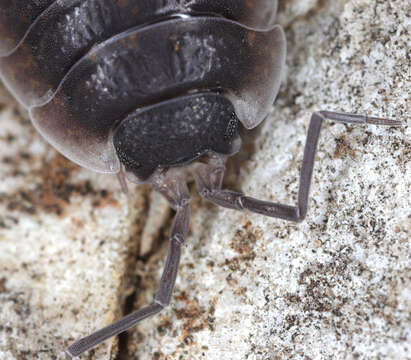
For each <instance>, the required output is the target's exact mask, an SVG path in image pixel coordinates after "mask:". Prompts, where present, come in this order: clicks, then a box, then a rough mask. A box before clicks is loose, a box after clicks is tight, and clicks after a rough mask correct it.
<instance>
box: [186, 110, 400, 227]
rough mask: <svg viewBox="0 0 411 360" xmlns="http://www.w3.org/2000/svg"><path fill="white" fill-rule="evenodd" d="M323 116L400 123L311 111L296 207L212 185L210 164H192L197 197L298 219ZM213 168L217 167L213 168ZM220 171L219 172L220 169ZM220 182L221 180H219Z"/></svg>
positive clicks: (304, 211)
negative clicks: (193, 165)
mask: <svg viewBox="0 0 411 360" xmlns="http://www.w3.org/2000/svg"><path fill="white" fill-rule="evenodd" d="M324 119H330V120H334V121H338V122H343V123H354V124H375V125H388V126H400V125H401V122H399V121H395V120H389V119H380V118H373V117H367V116H361V115H350V114H340V113H335V112H330V111H320V112H315V113H314V114H313V115H312V117H311V121H310V125H309V128H308V134H307V141H306V144H305V149H304V157H303V164H302V166H301V174H300V186H299V191H298V206H296V207H295V206H289V205H284V204H279V203H273V202H268V201H262V200H258V199H254V198H252V197H248V196H245V195H244V194H241V193H237V192H233V191H230V190H222V189H220V186H216V184H217V183H218V182H215V181H214V183H213V182H212V181H210V176H209V175H208V173H210V170H211V172H212V168H213V167H212V166H210V165H205V164H198V165H196V166H195V167H194V175H195V179H196V183H197V186H198V188H199V193H200V195H201V196H203V197H205V198H206V199H208V200H210V201H212V202H213V203H215V204H217V205H220V206H223V207H227V208H230V209H235V210H244V209H245V210H249V211H252V212H255V213H259V214H262V215H266V216H271V217H275V218H280V219H284V220H289V221H295V222H300V221H302V220H304V218H305V216H306V214H307V204H308V195H309V190H310V185H311V178H312V173H313V169H314V159H315V153H316V150H317V144H318V138H319V136H320V131H321V125H322V122H323V120H324ZM216 170H217V169H216ZM220 173H221V171H220ZM220 183H221V182H220Z"/></svg>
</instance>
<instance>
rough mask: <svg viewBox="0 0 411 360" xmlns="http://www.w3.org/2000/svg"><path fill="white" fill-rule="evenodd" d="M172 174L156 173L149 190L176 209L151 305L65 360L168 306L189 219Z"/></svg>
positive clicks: (184, 193) (79, 344)
mask: <svg viewBox="0 0 411 360" xmlns="http://www.w3.org/2000/svg"><path fill="white" fill-rule="evenodd" d="M170 175H171V176H170ZM173 175H174V174H173V172H172V171H171V172H170V173H169V174H167V175H165V176H162V175H161V174H160V175H159V176H155V177H154V179H153V183H152V185H153V187H154V188H155V189H156V190H158V191H159V192H161V193H162V194H163V195H164V196H165V197H166V198H167V199H168V200H169V202H170V204H171V206H172V207H173V208H174V209H175V210H176V215H175V217H174V223H173V227H172V230H171V235H170V239H169V245H168V253H167V260H166V264H165V266H164V271H163V274H162V277H161V280H160V286H159V289H158V292H157V295H156V297H155V300H154V303H153V304H151V305H148V306H146V307H143V308H142V309H139V310H137V311H135V312H133V313H131V314H129V315H127V316H125V317H123V318H122V319H120V320H118V321H116V322H114V323H112V324H110V325H108V326H106V327H104V328H102V329H100V330H98V331H96V332H94V333H93V334H91V335H88V336H86V337H84V338H82V339H80V340H78V341H76V342H75V343H73V344H72V345H70V346H69V347H68V348H67V350H66V359H67V360H70V359H73V358H75V357H77V356H79V355H81V354H82V353H84V352H86V351H88V350H90V349H91V348H93V347H95V346H96V345H98V344H100V343H102V342H103V341H104V340H107V339H108V338H110V337H113V336H116V335H119V334H120V333H122V332H124V331H126V330H128V329H130V328H132V327H133V326H135V325H136V324H137V323H138V322H140V321H141V320H144V319H145V318H148V317H150V316H152V315H155V314H157V313H158V312H160V311H161V310H162V309H163V308H164V307H166V306H167V305H168V304H169V303H170V300H171V296H172V292H173V289H174V284H175V281H176V278H177V270H178V265H179V263H180V257H181V250H182V246H183V244H184V243H185V240H186V237H187V231H188V224H189V218H190V205H189V204H190V198H189V193H188V189H187V186H186V183H185V180H184V179H183V178H182V177H181V176H173Z"/></svg>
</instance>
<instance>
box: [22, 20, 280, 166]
mask: <svg viewBox="0 0 411 360" xmlns="http://www.w3.org/2000/svg"><path fill="white" fill-rule="evenodd" d="M284 58H285V40H284V34H283V31H282V29H281V28H280V27H279V26H276V27H274V28H273V29H272V30H270V31H267V32H263V31H255V30H252V29H249V28H246V27H244V26H242V25H240V24H238V23H235V22H232V21H229V20H225V19H222V18H217V17H193V18H188V19H186V18H178V19H172V20H168V21H163V22H160V23H156V24H152V25H149V26H146V27H142V28H134V29H131V30H129V31H126V32H124V33H122V34H119V35H117V36H115V37H113V38H111V39H109V40H107V41H106V42H103V43H101V44H100V45H99V46H97V47H95V48H93V49H92V50H91V51H90V52H89V53H88V54H87V55H86V56H85V57H83V58H82V59H81V60H80V61H78V62H77V63H76V65H75V66H73V67H72V68H71V69H70V71H69V72H68V74H67V75H66V76H65V78H64V79H63V81H62V83H61V84H60V86H59V88H58V91H57V92H56V93H55V95H54V96H53V97H52V98H51V99H50V101H48V102H47V103H45V104H43V105H39V106H38V107H33V108H32V109H31V111H30V113H31V116H32V119H33V122H34V124H35V126H36V127H37V129H38V130H39V131H40V132H41V133H42V134H43V136H44V137H45V138H46V139H47V140H48V141H49V142H50V143H52V144H53V145H54V146H55V147H56V148H57V149H58V150H59V151H60V152H62V153H63V154H64V155H66V156H67V157H68V158H70V159H72V160H73V161H75V162H77V163H79V164H80V165H82V166H85V167H88V168H91V169H93V170H95V171H99V172H116V171H118V169H119V162H118V160H117V159H116V156H115V151H114V149H113V146H112V143H111V140H110V134H111V131H112V129H113V127H114V126H115V124H116V123H117V122H118V121H120V120H121V119H122V118H124V116H125V115H126V114H128V113H130V112H132V111H134V110H135V109H137V108H139V107H142V106H146V105H148V104H153V103H158V102H159V101H161V100H163V99H171V98H173V97H176V96H179V95H184V94H187V93H188V92H190V91H196V90H198V89H209V90H215V91H218V92H221V93H222V94H224V95H225V96H226V97H227V98H229V99H230V100H231V102H232V104H233V105H234V109H235V112H236V114H237V116H238V118H239V120H240V121H241V122H242V123H243V124H244V126H245V127H247V128H252V127H254V126H257V125H258V124H259V123H260V122H261V121H262V120H263V119H264V118H265V117H266V116H267V114H268V111H269V109H270V107H271V106H272V104H273V101H274V99H275V96H276V94H277V92H278V88H279V84H280V76H281V71H282V66H283V64H284Z"/></svg>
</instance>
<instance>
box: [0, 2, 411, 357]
mask: <svg viewBox="0 0 411 360" xmlns="http://www.w3.org/2000/svg"><path fill="white" fill-rule="evenodd" d="M407 14H408V17H407ZM409 14H410V5H409V2H408V1H407V0H390V1H386V0H384V1H380V0H363V1H357V0H351V1H347V0H333V1H321V0H318V1H314V0H313V1H291V0H290V1H282V2H280V17H279V19H280V20H279V21H280V22H281V23H282V24H283V25H284V26H285V30H286V34H287V38H288V58H287V74H285V77H284V83H283V86H282V91H281V93H280V95H279V98H278V100H277V102H276V105H275V107H274V110H273V112H272V114H271V116H270V117H269V118H268V119H266V121H265V122H264V123H263V125H262V126H261V127H260V128H259V129H258V130H256V131H253V132H251V133H250V134H249V137H248V139H249V140H250V141H248V140H247V141H246V146H245V149H244V152H243V153H242V154H240V156H239V159H240V160H239V161H237V162H235V163H234V162H233V163H232V165H233V166H230V172H229V174H228V176H227V186H230V187H235V188H236V189H241V190H243V191H244V192H246V193H248V194H250V195H253V196H257V197H260V198H263V199H270V200H275V201H281V202H285V203H289V204H292V203H295V201H296V194H297V190H298V171H299V166H300V165H301V160H302V151H303V144H304V142H305V133H306V130H307V126H308V123H309V118H310V114H311V113H312V112H313V111H315V110H320V109H322V110H324V109H327V110H340V111H347V112H354V113H368V114H370V115H377V116H378V115H379V116H386V117H393V118H396V119H401V120H403V121H404V123H405V124H407V122H408V124H407V126H405V127H404V128H400V129H394V128H385V127H374V126H356V127H354V126H344V125H338V124H334V123H332V122H329V123H326V124H325V126H324V130H323V132H322V136H321V141H320V147H319V152H318V156H317V163H316V170H315V173H314V179H313V186H312V192H311V193H312V198H311V201H310V209H309V213H308V216H307V219H306V221H304V222H303V223H301V224H298V225H295V224H291V223H287V222H284V221H281V220H273V219H268V218H264V217H262V216H259V215H253V214H248V213H236V212H234V211H230V210H225V209H219V208H216V207H215V206H213V205H211V204H209V203H207V202H205V201H203V200H200V199H199V198H198V197H197V196H194V198H193V204H192V209H193V218H192V222H191V232H190V236H189V238H188V243H187V248H186V249H185V250H184V256H183V259H182V262H181V266H180V275H179V278H178V280H177V285H176V290H175V295H174V298H173V301H172V304H171V306H170V307H169V308H167V309H166V310H164V311H163V312H162V313H161V314H160V315H158V316H156V317H154V318H152V319H148V320H145V321H144V322H142V323H141V324H140V325H139V326H138V327H136V328H135V329H134V330H133V331H131V332H129V333H128V335H126V336H122V337H121V339H120V348H121V351H120V355H117V344H118V343H117V341H116V340H115V341H108V342H106V343H105V344H103V345H102V346H100V347H98V348H97V349H96V350H95V351H94V352H92V353H91V354H89V355H86V356H85V357H84V358H85V359H91V360H108V359H117V360H136V359H139V360H148V359H211V360H219V359H239V360H242V359H258V360H260V359H261V360H268V359H270V360H271V359H409V358H411V350H410V345H409V343H411V339H410V328H411V322H410V315H409V314H410V311H411V286H410V283H411V281H410V280H411V279H410V267H411V266H410V260H409V259H410V255H411V254H410V245H409V237H410V231H411V220H410V217H411V213H410V208H411V203H410V198H411V194H410V189H411V186H410V181H411V180H410V179H411V165H410V164H411V162H410V154H411V146H410V135H411V134H410V128H409V118H410V112H409V105H410V103H409V93H410V80H409V72H410V68H409V54H408V58H407V51H408V52H409V33H407V27H408V28H409V26H410V19H409ZM407 42H408V43H407ZM0 99H1V95H0ZM234 165H235V166H234ZM238 166H240V167H239V168H238ZM131 190H132V191H131V193H132V195H131V196H130V198H129V199H127V198H126V197H125V196H124V195H122V194H121V193H120V190H119V186H118V184H117V183H116V181H115V178H113V177H112V176H105V175H96V174H92V173H91V172H89V171H87V170H84V169H80V168H78V167H77V166H75V165H73V164H72V163H70V162H69V161H67V160H65V159H63V158H62V157H60V156H58V155H56V153H55V152H54V150H52V149H51V148H50V147H48V146H47V145H46V144H45V143H44V142H43V141H42V139H41V138H40V136H39V135H38V134H37V133H36V132H35V130H34V129H33V128H32V127H31V125H30V123H29V122H28V121H27V120H22V119H21V117H20V116H17V114H16V112H15V111H14V110H13V109H12V107H11V106H8V107H3V108H2V110H1V115H0V360H3V359H4V360H6V359H7V360H15V359H19V360H20V359H30V360H31V359H63V355H62V350H63V349H64V347H65V346H66V345H68V344H69V343H70V341H72V340H73V339H75V338H78V337H80V336H83V335H86V334H88V333H89V332H91V331H92V330H94V329H96V328H99V327H101V326H103V325H105V324H108V323H109V322H111V321H112V320H113V319H115V318H117V317H119V316H120V314H121V312H122V311H123V310H127V311H129V310H131V309H132V308H133V307H139V306H142V305H144V304H147V303H148V302H150V301H152V299H153V296H154V295H155V291H156V286H157V284H158V281H159V278H160V275H161V270H162V266H163V265H164V259H165V250H166V241H165V239H166V237H167V234H168V232H169V228H170V223H171V219H170V216H168V214H169V212H168V210H167V209H166V208H165V205H164V202H163V201H162V200H160V199H159V198H158V196H151V197H150V200H152V201H148V200H149V199H148V193H147V189H146V188H145V187H140V188H138V190H137V189H135V188H134V187H133V188H132V189H131ZM158 209H162V211H160V212H159V210H158ZM147 214H148V215H147ZM147 218H148V221H147V222H146V220H147ZM144 224H147V226H146V227H144V226H143V225H144ZM141 234H145V235H147V236H146V237H145V239H144V240H143V239H141ZM137 249H140V254H143V255H144V257H139V256H138V251H137ZM135 289H136V291H135V292H133V290H135ZM128 295H130V296H129V297H128V301H125V300H126V297H127V296H128ZM133 303H134V305H133Z"/></svg>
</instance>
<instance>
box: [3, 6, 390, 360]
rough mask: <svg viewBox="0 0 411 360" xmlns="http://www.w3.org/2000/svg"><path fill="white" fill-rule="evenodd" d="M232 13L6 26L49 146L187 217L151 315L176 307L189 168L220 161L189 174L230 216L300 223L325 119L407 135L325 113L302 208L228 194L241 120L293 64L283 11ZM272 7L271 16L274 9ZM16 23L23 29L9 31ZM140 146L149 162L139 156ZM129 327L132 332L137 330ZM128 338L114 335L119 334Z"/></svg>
mask: <svg viewBox="0 0 411 360" xmlns="http://www.w3.org/2000/svg"><path fill="white" fill-rule="evenodd" d="M173 3H174V2H173ZM232 3H233V2H230V1H222V2H218V3H217V4H216V3H213V4H210V3H208V2H207V1H198V2H196V1H191V2H189V3H185V4H184V3H183V4H182V3H180V4H175V3H174V5H173V4H171V5H170V4H167V6H165V5H162V6H160V7H159V8H156V5H152V4H150V5H147V8H146V9H143V10H140V11H136V10H135V9H134V7H140V6H146V5H141V4H139V5H135V4H132V3H131V2H130V3H128V2H127V1H126V2H124V1H122V2H121V6H120V7H118V6H117V7H116V5H117V4H120V2H119V3H117V2H115V1H105V2H101V1H100V2H95V1H67V2H64V5H61V4H62V2H53V1H48V2H47V1H44V2H43V3H42V4H41V5H37V7H33V8H30V9H28V8H27V7H26V6H27V4H25V3H24V2H21V3H20V2H14V3H13V5H12V6H11V7H10V8H7V9H6V11H5V12H2V14H6V17H5V19H1V22H0V23H2V24H4V26H2V27H1V28H0V31H3V32H2V33H1V39H4V41H3V42H2V44H1V46H2V47H1V49H2V51H3V53H2V55H1V56H2V57H1V59H0V72H1V76H2V79H3V81H4V82H5V83H6V84H7V85H8V87H9V89H10V90H11V91H12V92H13V93H14V94H15V96H16V97H17V98H18V99H19V101H20V102H21V103H22V104H24V105H25V106H26V107H27V108H30V113H31V117H32V120H33V123H34V124H35V126H36V127H37V128H38V129H39V131H40V132H41V133H42V134H43V135H44V136H45V137H46V139H47V140H48V141H49V142H51V143H52V144H53V145H54V146H55V147H56V148H57V149H58V150H60V151H61V152H62V153H63V154H65V155H66V156H67V157H69V158H71V159H72V160H74V161H76V162H77V163H79V164H81V165H83V166H86V167H88V168H90V169H92V170H96V171H101V172H108V173H118V174H120V177H121V176H122V172H121V171H120V170H121V169H120V168H121V164H122V165H123V166H124V167H125V168H126V171H127V174H128V177H129V179H131V180H132V181H148V182H150V183H151V184H152V186H153V188H155V189H157V190H158V191H160V192H162V193H163V194H164V195H165V196H166V197H167V198H168V199H169V200H170V203H171V204H172V205H173V207H174V208H175V209H176V210H177V215H176V221H175V225H174V233H173V236H172V237H171V242H170V255H169V261H168V262H167V266H166V269H168V270H169V271H170V273H171V274H172V276H171V279H169V280H168V281H165V280H166V279H165V278H163V280H162V285H161V287H160V292H159V294H158V296H157V299H156V300H157V303H156V304H154V305H152V306H151V307H148V308H146V309H143V313H144V312H145V311H149V312H152V313H155V312H158V311H159V310H160V309H161V308H162V307H163V306H165V305H166V304H168V302H169V301H170V296H171V290H172V286H173V284H174V280H175V276H176V269H177V265H178V256H179V253H180V247H181V243H182V242H183V240H184V238H185V234H186V231H187V223H188V200H189V197H188V192H187V189H186V187H185V182H184V177H183V175H184V173H183V172H180V171H179V170H180V166H182V165H188V164H189V163H191V162H192V161H193V160H194V159H197V158H199V157H200V156H203V155H205V154H206V153H211V155H210V156H209V157H208V158H207V159H206V161H205V162H202V163H200V162H198V163H193V164H192V165H191V167H190V170H192V171H193V173H194V175H195V177H196V181H197V183H198V186H199V188H200V193H201V195H203V196H204V197H206V198H208V199H209V200H211V201H213V202H215V203H217V204H219V205H222V206H227V207H231V208H234V209H243V208H246V209H249V210H251V211H255V212H259V213H262V214H264V215H269V216H273V217H280V218H285V219H288V220H294V221H300V220H302V219H303V218H304V216H305V212H306V205H307V197H308V188H309V183H310V179H311V172H312V167H313V158H314V154H315V147H316V141H317V140H318V135H319V131H320V126H321V122H322V119H323V118H324V117H328V118H331V119H333V120H336V121H352V122H369V123H373V122H374V123H382V124H388V125H397V124H398V123H397V122H394V121H387V120H382V119H375V118H365V117H361V116H348V115H341V114H340V115H338V114H334V113H330V112H322V113H318V114H315V115H314V116H313V119H312V126H311V127H310V131H311V132H309V136H308V138H309V139H310V140H311V141H309V142H308V146H307V147H306V153H305V161H304V164H303V168H302V171H301V172H302V180H301V185H300V189H301V190H300V195H299V196H300V199H299V200H300V201H299V207H298V208H294V207H288V206H283V205H280V204H271V203H268V202H261V201H256V200H254V199H251V198H249V197H245V196H243V195H241V194H237V193H233V192H228V191H222V190H219V189H220V187H221V182H222V178H223V173H224V162H225V158H226V157H227V156H229V155H232V154H234V153H235V152H236V151H238V148H239V145H240V141H239V138H238V136H237V133H236V129H237V126H238V120H239V121H240V122H241V123H242V124H243V125H244V126H245V127H246V128H252V127H255V126H257V125H258V124H259V123H260V122H261V121H262V120H263V118H264V117H265V116H266V115H267V113H268V109H269V107H270V106H271V103H272V102H273V100H274V98H275V96H276V93H277V91H278V86H279V80H280V75H281V73H282V67H283V63H284V54H285V40H284V37H283V33H282V30H281V28H280V27H278V26H276V27H273V19H274V14H275V8H276V4H275V2H274V1H265V3H264V4H263V3H261V4H259V6H258V7H257V6H254V7H252V10H254V12H253V11H245V10H244V8H245V6H246V5H245V3H246V2H242V5H241V4H240V2H236V4H235V5H234V4H232ZM36 4H38V2H36ZM129 4H130V5H129ZM187 4H189V5H187ZM127 5H129V6H130V8H129V7H127ZM230 5H231V7H230ZM173 6H174V7H173ZM270 6H271V11H270V10H267V8H269V7H270ZM63 8H64V9H63ZM69 9H72V10H73V11H74V10H76V11H77V10H78V9H83V10H84V11H85V16H89V15H93V14H104V15H107V16H108V17H109V18H111V17H112V18H113V19H114V18H115V16H114V15H119V18H118V19H120V20H118V19H117V18H116V19H115V20H113V22H110V21H108V22H107V17H106V16H100V17H99V16H96V17H95V18H90V19H87V20H86V22H85V23H86V26H85V27H84V29H82V28H81V27H80V24H81V23H82V22H81V21H79V22H78V23H77V24H76V26H74V23H70V20H73V19H79V16H80V18H81V15H79V14H78V13H74V12H73V18H70V17H67V11H68V10H69ZM227 9H229V10H227ZM63 10H64V12H63ZM122 11H124V13H123V12H122ZM63 13H64V15H65V19H66V20H67V23H66V24H65V26H63V27H62V28H56V29H55V31H53V26H57V25H59V26H61V22H58V21H56V19H57V18H58V16H59V14H63ZM133 13H138V14H143V15H142V18H141V19H136V18H135V17H130V16H129V14H133ZM21 14H24V16H21ZM121 14H123V17H122V16H121ZM217 14H218V16H217ZM266 14H268V16H265V15H266ZM263 15H264V16H263ZM13 16H14V18H13ZM19 19H24V21H20V22H19ZM27 19H29V21H27ZM102 19H103V20H104V21H103V22H102V23H99V20H102ZM227 19H233V20H235V22H233V21H230V20H227ZM250 19H251V20H250ZM123 20H124V21H123ZM127 20H128V21H127ZM8 21H11V22H12V23H13V24H18V25H21V26H16V25H13V26H9V24H10V23H8ZM87 21H89V22H87ZM239 22H241V23H243V24H245V25H248V26H252V27H255V28H259V29H261V30H262V31H255V30H252V29H250V28H246V27H244V26H241V25H239ZM83 24H84V23H83ZM140 24H145V25H144V26H143V25H141V26H140ZM90 25H96V28H98V29H100V30H101V32H100V33H99V32H98V31H97V30H95V29H94V31H93V32H92V33H93V35H97V36H95V37H93V36H91V37H90V38H88V36H85V38H87V42H86V43H85V45H84V47H80V49H78V47H77V45H78V44H79V43H81V41H80V38H81V36H80V35H81V34H78V33H77V31H80V32H81V31H83V30H86V31H87V35H89V33H88V31H89V27H90ZM97 25H98V26H97ZM136 26H138V27H137V28H136ZM65 30H68V31H74V32H75V34H73V33H70V32H68V33H67V32H65ZM221 34H224V36H220V35H221ZM69 35H70V36H69ZM59 36H61V38H59V39H57V38H56V37H59ZM63 39H65V40H66V41H67V42H68V43H67V44H66V43H64V42H63ZM82 40H84V39H82ZM70 42H72V43H70ZM50 44H53V45H54V44H60V45H59V46H50ZM96 44H99V45H96ZM238 44H241V46H238ZM161 45H164V46H161ZM273 49H275V51H273ZM123 51H124V53H122V52H123ZM71 55H72V56H73V57H72V58H71V57H70V56H71ZM133 55H134V56H133ZM196 56H197V57H196ZM50 59H53V61H51V60H50ZM122 67H124V68H123V69H122ZM141 69H143V71H141ZM137 70H138V73H137ZM217 70H218V71H217ZM163 75H164V77H162V76H163ZM170 79H171V80H172V81H170ZM126 85H128V86H130V87H126ZM160 115H161V116H160ZM56 119H59V121H58V122H56ZM194 119H195V120H198V121H197V122H194V121H193V120H194ZM170 124H173V126H172V127H171V126H170ZM177 124H178V126H177ZM192 126H193V127H192ZM141 129H143V130H141ZM144 135H147V136H148V138H147V137H146V136H144ZM153 138H155V139H156V141H155V142H154V141H152V139H153ZM171 140H173V141H171ZM137 144H138V145H137ZM141 147H143V148H144V151H141V150H140V152H137V151H136V150H137V148H138V149H141ZM168 168H172V169H170V170H169V171H167V170H168ZM174 168H175V169H174ZM122 180H123V179H122ZM123 185H124V181H123ZM167 274H168V272H167V270H166V271H165V275H167ZM141 314H142V312H138V313H137V314H134V317H136V318H135V321H138V320H140V319H141V318H142V315H141ZM144 314H145V313H144ZM128 320H129V318H126V323H127V327H129V326H131V324H132V323H134V322H135V321H132V322H129V321H128ZM117 325H118V323H117ZM111 329H113V328H111ZM118 331H119V329H118V328H117V327H115V328H114V332H113V333H117V332H118ZM113 333H108V332H107V329H106V330H103V332H102V333H98V335H101V338H95V337H94V338H93V341H91V342H90V338H86V339H85V340H83V341H81V342H79V343H76V344H75V345H74V346H72V347H70V348H69V350H68V352H69V353H70V354H71V355H78V354H80V353H81V352H83V351H85V350H86V349H87V348H88V347H90V346H94V345H95V344H96V343H98V342H100V341H101V339H102V338H105V337H107V336H111V335H112V334H113Z"/></svg>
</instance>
